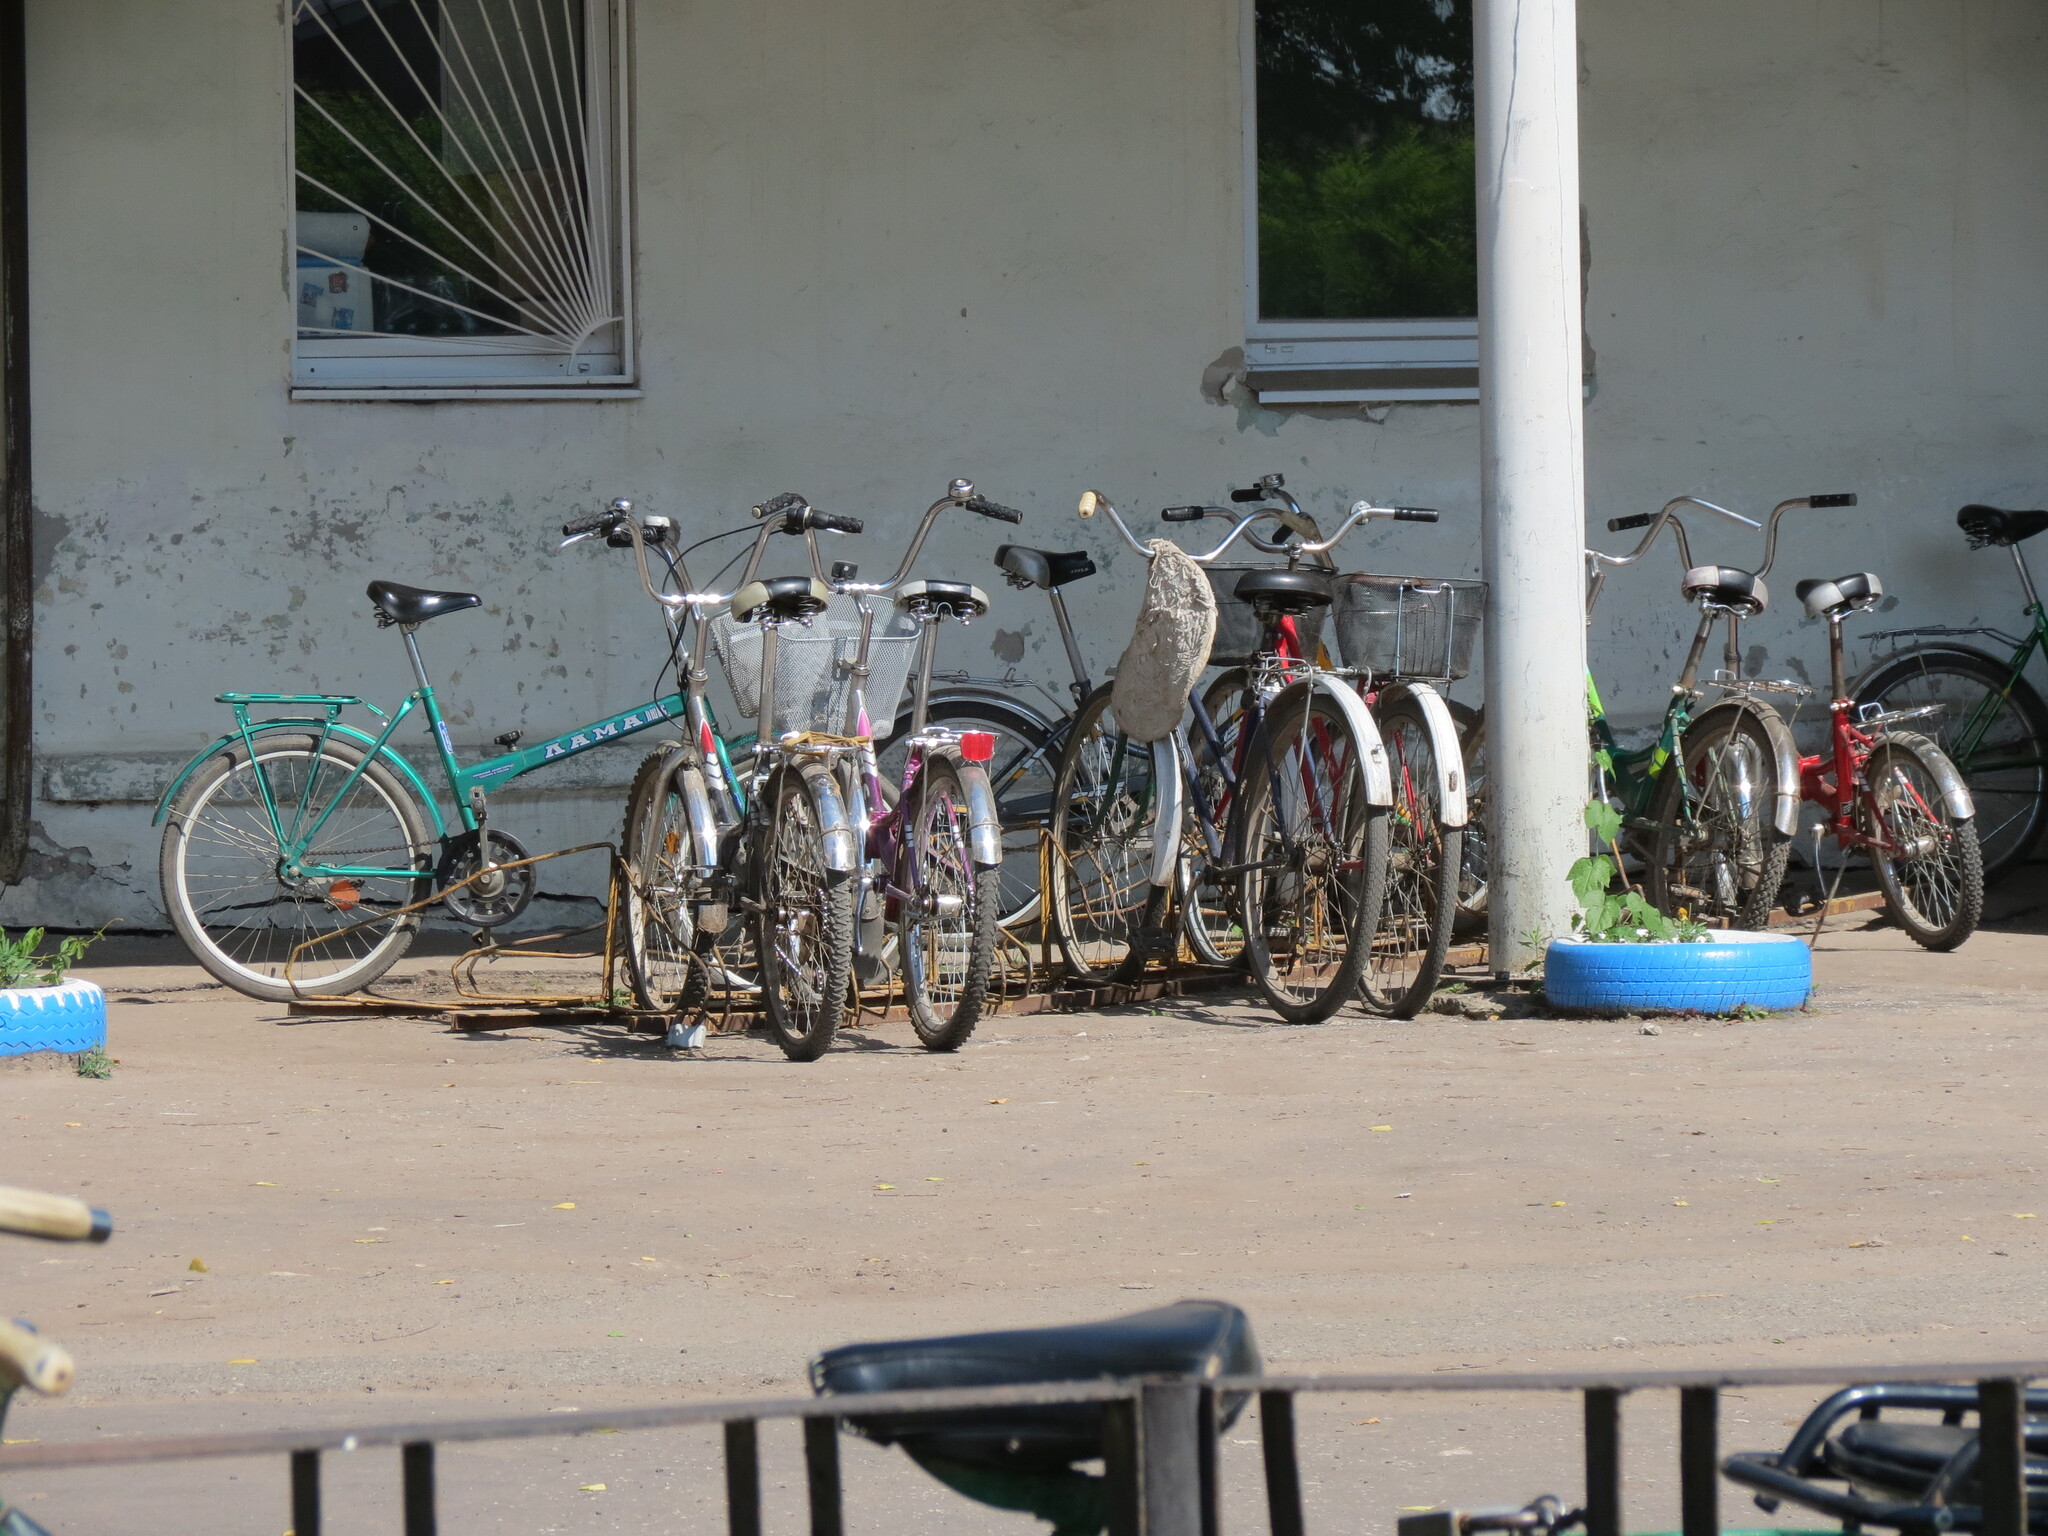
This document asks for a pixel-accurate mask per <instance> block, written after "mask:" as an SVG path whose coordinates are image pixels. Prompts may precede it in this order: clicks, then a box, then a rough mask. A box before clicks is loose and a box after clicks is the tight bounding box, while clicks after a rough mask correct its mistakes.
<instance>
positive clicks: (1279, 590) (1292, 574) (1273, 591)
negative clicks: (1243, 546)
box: [1232, 571, 1332, 613]
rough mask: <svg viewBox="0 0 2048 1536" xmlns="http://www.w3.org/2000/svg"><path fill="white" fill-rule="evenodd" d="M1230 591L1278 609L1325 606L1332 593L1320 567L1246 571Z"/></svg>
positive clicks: (1298, 610) (1289, 610) (1299, 610)
mask: <svg viewBox="0 0 2048 1536" xmlns="http://www.w3.org/2000/svg"><path fill="white" fill-rule="evenodd" d="M1232 591H1234V592H1235V593H1236V594H1237V596H1239V597H1240V598H1242V599H1244V601H1246V602H1248V603H1251V604H1253V605H1254V606H1258V607H1271V608H1277V609H1279V610H1280V611H1281V612H1282V613H1306V612H1307V611H1308V610H1309V609H1311V608H1327V607H1329V606H1330V598H1331V595H1332V594H1331V589H1330V579H1329V577H1327V576H1325V575H1323V574H1322V572H1320V571H1246V572H1245V573H1244V574H1243V575H1242V576H1240V577H1238V578H1237V585H1236V586H1235V587H1234V588H1232Z"/></svg>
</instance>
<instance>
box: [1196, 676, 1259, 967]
mask: <svg viewBox="0 0 2048 1536" xmlns="http://www.w3.org/2000/svg"><path fill="white" fill-rule="evenodd" d="M1250 685H1251V675H1250V674H1249V673H1248V672H1246V671H1245V669H1244V668H1243V667H1232V668H1231V669H1230V670H1229V671H1227V672H1225V673H1223V674H1222V675H1221V676H1220V677H1218V678H1217V679H1216V680H1215V681H1214V682H1212V683H1210V684H1209V686H1208V688H1206V689H1205V690H1204V691H1203V694H1202V708H1203V710H1204V712H1205V713H1207V715H1208V716H1209V720H1210V722H1211V723H1212V724H1213V725H1214V726H1215V727H1216V736H1217V740H1218V743H1219V744H1220V746H1221V747H1222V749H1223V751H1222V756H1221V758H1218V756H1217V755H1216V753H1215V752H1214V751H1212V750H1211V748H1210V746H1209V743H1208V740H1207V738H1206V737H1204V736H1203V735H1202V732H1201V730H1200V728H1199V727H1198V726H1192V725H1191V726H1190V727H1189V729H1188V750H1189V752H1190V753H1191V754H1192V757H1193V761H1194V766H1195V779H1196V782H1197V783H1199V784H1200V785H1201V789H1202V803H1203V804H1206V806H1207V808H1208V815H1209V821H1210V825H1211V826H1212V827H1213V828H1214V829H1215V831H1216V836H1217V839H1218V843H1219V845H1220V846H1221V847H1222V849H1223V855H1224V856H1223V859H1222V861H1221V862H1222V863H1223V865H1224V866H1225V867H1226V868H1227V867H1228V866H1229V863H1230V861H1231V859H1232V857H1233V855H1232V854H1231V852H1230V845H1229V838H1228V831H1229V827H1230V815H1231V797H1232V790H1231V780H1232V779H1233V778H1234V777H1238V776H1241V775H1242V773H1243V772H1244V758H1245V748H1246V745H1247V743H1246V741H1245V721H1246V719H1247V718H1249V713H1248V711H1249V703H1250V698H1249V692H1248V690H1249V688H1250ZM1225 765H1228V767H1229V772H1228V773H1226V772H1225V771H1224V768H1225ZM1184 825H1185V830H1184V832H1183V834H1182V842H1183V844H1184V845H1185V849H1186V852H1185V855H1184V856H1183V858H1182V861H1181V872H1182V873H1181V891H1180V912H1181V924H1182V927H1183V929H1184V931H1185V932H1186V934H1187V941H1188V948H1189V949H1191V950H1193V951H1194V952H1195V958H1196V959H1197V960H1200V961H1201V962H1202V963H1203V964H1204V965H1219V966H1235V965H1241V964H1243V963H1244V923H1243V922H1242V921H1241V920H1240V919H1239V917H1238V915H1237V888H1238V880H1237V877H1236V876H1235V875H1228V874H1225V875H1218V874H1215V873H1214V872H1213V871H1214V869H1215V867H1216V863H1217V861H1215V860H1212V859H1211V858H1210V857H1209V842H1208V838H1207V837H1206V836H1205V835H1204V833H1203V829H1202V826H1201V822H1200V820H1199V811H1198V809H1197V806H1196V804H1195V803H1193V802H1192V801H1191V803H1190V805H1189V808H1188V815H1187V817H1186V818H1185V824H1184Z"/></svg>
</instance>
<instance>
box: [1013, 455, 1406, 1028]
mask: <svg viewBox="0 0 2048 1536" xmlns="http://www.w3.org/2000/svg"><path fill="white" fill-rule="evenodd" d="M1098 511H1099V512H1103V513H1105V514H1106V515H1107V516H1108V517H1109V519H1110V521H1111V523H1112V525H1113V526H1114V527H1115V528H1116V530H1117V532H1118V534H1119V535H1121V536H1122V538H1123V539H1124V541H1125V542H1126V543H1128V544H1129V545H1130V546H1131V548H1132V549H1134V550H1136V551H1137V552H1138V554H1139V555H1140V556H1141V557H1143V558H1145V559H1147V560H1150V559H1151V557H1152V551H1151V550H1150V549H1149V548H1148V547H1147V546H1146V545H1144V544H1142V543H1140V542H1139V541H1138V539H1137V536H1136V535H1135V534H1133V533H1132V532H1131V530H1130V527H1129V525H1128V524H1126V523H1125V522H1124V520H1123V517H1122V515H1121V514H1120V513H1119V512H1118V511H1117V509H1116V507H1115V505H1114V504H1113V503H1111V502H1110V501H1109V499H1108V498H1107V497H1105V496H1103V495H1101V494H1100V493H1099V492H1096V491H1089V492H1087V493H1086V494H1084V495H1083V496H1082V498H1081V504H1080V512H1081V516H1082V517H1084V518H1089V517H1093V516H1094V515H1095V514H1096V513H1097V512H1098ZM1213 512H1222V509H1220V508H1205V507H1170V508H1167V509H1166V511H1165V512H1163V513H1162V514H1161V515H1162V517H1163V518H1164V519H1165V520H1166V521H1169V522H1188V521H1196V520H1199V519H1201V518H1203V517H1205V516H1208V515H1210V514H1211V513H1213ZM1223 515H1224V516H1225V517H1229V518H1231V519H1232V520H1233V526H1232V528H1231V531H1230V533H1229V534H1228V535H1227V536H1226V537H1225V538H1224V539H1223V541H1222V542H1221V543H1220V544H1218V545H1217V546H1216V547H1215V548H1214V549H1212V550H1210V551H1208V553H1207V554H1203V555H1194V556H1192V557H1191V558H1193V559H1194V560H1195V562H1196V563H1197V564H1202V565H1208V564H1210V563H1212V562H1214V561H1215V560H1216V559H1217V558H1218V557H1219V556H1221V555H1222V554H1223V553H1224V552H1225V551H1226V550H1228V549H1229V548H1230V547H1231V545H1233V544H1234V543H1236V542H1237V540H1238V539H1239V538H1240V537H1244V538H1246V539H1247V542H1250V543H1252V544H1253V545H1254V546H1255V547H1259V548H1263V549H1266V550H1268V551H1269V552H1271V553H1275V554H1282V555H1285V556H1286V557H1287V558H1288V560H1289V562H1290V564H1289V565H1288V566H1287V567H1285V568H1282V569H1277V570H1259V571H1252V572H1249V573H1247V574H1246V575H1244V576H1243V577H1241V578H1240V579H1239V580H1238V582H1237V584H1236V587H1235V589H1234V590H1235V595H1236V596H1238V597H1241V598H1243V599H1245V600H1246V601H1248V602H1251V603H1252V604H1253V605H1254V607H1255V609H1256V610H1257V612H1258V614H1259V617H1260V620H1261V623H1262V625H1263V626H1264V628H1265V631H1266V645H1265V647H1264V648H1263V649H1262V652H1261V654H1260V657H1259V660H1258V663H1257V665H1256V666H1255V667H1254V669H1253V675H1252V678H1251V680H1250V684H1249V685H1248V686H1247V687H1245V688H1244V690H1243V692H1242V693H1241V694H1240V695H1239V706H1238V707H1239V709H1240V711H1241V720H1240V722H1239V723H1238V725H1237V728H1236V733H1235V742H1234V749H1233V747H1227V746H1226V744H1225V742H1224V740H1223V738H1222V737H1221V735H1220V734H1219V732H1218V729H1217V726H1216V723H1215V720H1214V719H1213V718H1212V716H1211V715H1210V713H1209V711H1208V709H1207V707H1206V705H1205V703H1204V700H1203V698H1202V697H1201V691H1200V690H1197V691H1195V692H1194V693H1191V694H1190V697H1189V703H1190V705H1191V706H1192V709H1193V717H1194V720H1195V723H1196V726H1197V728H1198V729H1199V731H1200V733H1201V736H1202V740H1203V749H1204V750H1205V751H1206V753H1207V754H1208V757H1207V761H1206V763H1199V762H1197V760H1196V757H1195V753H1194V749H1193V748H1191V746H1190V745H1189V738H1188V734H1187V728H1186V726H1185V724H1183V725H1182V726H1180V727H1179V728H1178V729H1176V730H1175V731H1174V732H1173V733H1172V734H1171V735H1169V736H1167V737H1166V738H1164V739H1163V740H1160V741H1156V742H1153V743H1150V745H1149V747H1145V748H1143V749H1142V750H1141V749H1140V748H1139V746H1138V744H1134V743H1133V742H1131V740H1130V739H1129V737H1128V736H1127V735H1126V734H1125V733H1124V731H1123V730H1122V729H1121V728H1120V727H1119V725H1118V723H1117V721H1116V718H1115V713H1114V701H1113V691H1114V685H1106V686H1104V687H1102V688H1098V689H1096V690H1095V692H1094V693H1093V694H1092V695H1091V696H1090V697H1089V699H1088V701H1087V702H1086V703H1085V704H1084V705H1083V706H1082V708H1081V710H1080V711H1079V713H1078V715H1077V717H1076V720H1075V724H1074V727H1073V730H1072V733H1071V734H1070V735H1069V737H1068V740H1067V745H1066V750H1065V751H1064V753H1063V754H1062V757H1061V762H1060V772H1059V778H1058V780H1057V782H1056V784H1055V787H1054V792H1053V801H1054V809H1053V825H1052V828H1051V832H1050V844H1051V851H1052V864H1051V871H1050V875H1051V885H1050V888H1049V889H1048V892H1047V895H1048V898H1049V903H1050V906H1051V911H1052V920H1053V924H1054V929H1055V932H1056V933H1057V935H1058V937H1059V941H1060V948H1061V951H1062V953H1063V955H1064V956H1065V958H1066V961H1067V966H1068V969H1069V970H1071V971H1072V972H1074V973H1075V975H1076V976H1078V977H1079V978H1081V979H1082V980H1094V981H1102V980H1130V979H1132V978H1134V977H1135V976H1136V975H1138V974H1139V973H1140V972H1141V971H1142V970H1143V968H1144V965H1145V962H1146V960H1147V958H1148V957H1149V956H1151V955H1152V954H1155V953H1158V952H1160V951H1162V950H1164V949H1165V948H1167V947H1168V945H1169V943H1170V938H1169V934H1168V930H1167V927H1166V917H1167V904H1168V902H1169V901H1170V900H1171V899H1173V896H1174V893H1175V892H1176V890H1178V891H1180V892H1181V893H1182V896H1181V908H1182V913H1183V921H1184V924H1185V923H1186V917H1187V914H1189V913H1190V912H1191V911H1193V910H1194V909H1196V907H1197V906H1198V905H1199V903H1198V902H1195V901H1190V900H1189V899H1188V896H1187V894H1186V893H1187V892H1188V891H1189V890H1190V889H1192V888H1194V887H1197V886H1199V885H1200V884H1202V883H1203V882H1205V881H1206V882H1209V883H1211V884H1212V885H1213V884H1215V883H1217V882H1224V881H1228V882H1231V884H1232V885H1233V886H1234V889H1233V890H1232V892H1231V901H1232V902H1233V903H1234V905H1233V907H1232V908H1231V910H1232V911H1233V912H1234V913H1235V919H1234V921H1235V924H1236V932H1237V933H1239V934H1240V935H1241V942H1242V947H1243V953H1244V956H1245V962H1246V964H1247V967H1248V968H1249V970H1250V971H1251V974H1252V977H1253V979H1254V981H1256V982H1257V984H1258V986H1259V989H1260V991H1261V992H1262V993H1263V994H1264V995H1265V998H1266V1000H1267V1002H1268V1003H1269V1004H1270V1005H1271V1006H1272V1007H1273V1008H1274V1010H1275V1011H1276V1012H1278V1013H1279V1014H1280V1015H1281V1016H1282V1017H1283V1018H1286V1019H1288V1020H1289V1021H1291V1022H1295V1023H1310V1022H1315V1021H1317V1020H1321V1019H1326V1018H1328V1017H1329V1016H1330V1015H1331V1014H1333V1013H1335V1012H1336V1010H1337V1009H1338V1008H1339V1007H1341V1006H1342V1004H1343V1003H1344V1001H1345V999H1347V998H1349V997H1351V996H1352V995H1354V994H1355V993H1356V992H1357V991H1358V986H1359V977H1360V975H1361V973H1362V971H1363V970H1364V967H1365V964H1366V960H1367V956H1368V953H1369V949H1370V945H1369V944H1360V943H1354V942H1353V939H1354V937H1355V936H1356V935H1358V934H1361V933H1369V932H1370V931H1371V930H1372V927H1373V926H1375V925H1376V924H1377V921H1378V916H1379V912H1380V909H1381V907H1382V905H1383V904H1384V901H1385V893H1386V875H1387V857H1388V846H1389V845H1388V819H1389V815H1390V813H1391V809H1392V806H1393V799H1394V796H1393V788H1392V783H1391V779H1390V776H1389V773H1388V768H1387V758H1386V751H1385V748H1384V746H1383V745H1382V743H1381V740H1380V734H1379V730H1378V727H1377V726H1375V725H1374V723H1373V719H1372V715H1371V713H1370V711H1369V710H1368V709H1367V708H1366V705H1365V701H1364V700H1363V699H1362V698H1361V697H1360V696H1359V694H1358V693H1357V691H1356V690H1355V689H1354V688H1352V687H1350V686H1348V685H1347V680H1346V679H1344V678H1342V677H1341V676H1339V675H1336V674H1333V673H1330V672H1327V671H1324V670H1322V669H1319V668H1317V667H1316V666H1315V665H1314V664H1313V663H1312V662H1311V661H1309V660H1308V659H1307V658H1306V657H1305V656H1304V655H1303V653H1302V647H1301V644H1300V639H1299V632H1298V629H1297V627H1296V620H1297V619H1298V618H1299V617H1300V616H1302V615H1304V614H1307V613H1310V612H1312V611H1314V610H1317V609H1320V608H1326V607H1327V606H1328V605H1329V603H1330V600H1331V594H1330V588H1329V584H1328V582H1327V580H1326V579H1325V578H1324V577H1323V576H1322V575H1321V574H1320V573H1318V572H1314V571H1304V570H1300V569H1298V568H1296V567H1295V565H1294V564H1293V562H1295V561H1297V560H1299V559H1300V558H1302V557H1304V556H1309V557H1313V556H1315V555H1317V554H1321V553H1323V552H1326V551H1327V550H1328V549H1330V548H1331V547H1333V546H1334V545H1335V544H1336V543H1337V542H1338V541H1339V540H1341V539H1342V538H1343V536H1344V535H1345V534H1346V533H1348V532H1349V531H1350V530H1351V529H1352V528H1353V527H1356V526H1357V525H1358V524H1360V523H1362V522H1365V521H1367V520H1368V519H1370V518H1388V517H1403V516H1404V515H1405V516H1407V517H1409V518H1411V519H1421V518H1427V519H1431V520H1433V518H1434V515H1435V514H1433V513H1425V512H1423V511H1421V510H1420V509H1403V508H1394V507H1374V506H1371V505H1370V504H1368V503H1366V502H1362V501H1361V502H1359V503H1357V504H1356V505H1354V506H1353V507H1352V509H1351V511H1350V514H1349V515H1348V516H1347V517H1346V518H1345V520H1344V522H1343V524H1342V525H1341V526H1340V527H1339V528H1338V530H1337V532H1336V533H1335V534H1333V535H1332V536H1331V537H1330V538H1329V539H1327V540H1320V541H1306V540H1301V539H1300V537H1299V535H1298V534H1295V535H1293V538H1294V540H1295V541H1294V542H1279V543H1271V542H1267V541H1263V540H1260V539H1258V538H1257V537H1256V536H1254V535H1251V534H1249V530H1250V528H1251V527H1252V525H1253V524H1255V523H1257V522H1260V521H1262V520H1275V521H1278V520H1280V518H1281V514H1279V513H1277V512H1275V511H1274V510H1272V509H1270V508H1265V507H1261V508H1259V509H1257V510H1254V511H1252V512H1249V513H1245V514H1242V515H1236V514H1231V513H1228V512H1223ZM1233 759H1235V761H1233ZM1205 778H1206V779H1207V781H1208V782H1207V783H1205ZM1219 785H1220V791H1219V793H1218V795H1214V796H1212V793H1211V790H1212V788H1215V787H1216V786H1219ZM1183 788H1185V793H1186V795H1187V797H1188V801H1187V802H1184V801H1183V799H1182V795H1183ZM1184 803H1186V804H1188V806H1189V809H1190V811H1191V814H1192V815H1193V817H1194V821H1193V827H1194V828H1195V830H1196V831H1197V832H1198V834H1199V844H1198V846H1199V849H1200V857H1201V859H1202V861H1203V864H1202V867H1201V868H1199V869H1190V868H1188V867H1187V866H1188V863H1189V855H1190V854H1191V852H1192V846H1193V845H1191V844H1190V843H1189V841H1188V838H1187V829H1186V826H1185V825H1184V823H1183V820H1182V817H1183V806H1184ZM1205 926H1206V919H1205ZM1189 931H1190V932H1191V933H1192V932H1193V929H1192V928H1190V929H1189Z"/></svg>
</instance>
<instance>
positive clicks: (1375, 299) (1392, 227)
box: [1245, 0, 1479, 404]
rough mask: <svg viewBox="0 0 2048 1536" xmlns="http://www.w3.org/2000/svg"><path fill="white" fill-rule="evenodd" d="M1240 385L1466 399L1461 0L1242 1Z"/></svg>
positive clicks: (1469, 208) (1468, 87)
mask: <svg viewBox="0 0 2048 1536" xmlns="http://www.w3.org/2000/svg"><path fill="white" fill-rule="evenodd" d="M1248 5H1249V9H1250V11H1251V13H1252V14H1251V17H1250V20H1249V27H1250V36H1249V38H1248V39H1247V47H1246V50H1245V51H1246V56H1247V57H1246V69H1247V73H1248V75H1249V77H1250V78H1249V79H1248V82H1247V84H1248V86H1249V92H1248V94H1249V96H1250V98H1251V108H1250V110H1251V114H1252V122H1251V124H1250V127H1249V132H1248V134H1247V155H1246V161H1247V164H1246V180H1247V183H1248V185H1249V188H1250V193H1251V197H1252V200H1253V206H1252V216H1251V219H1250V221H1249V222H1250V226H1251V227H1250V232H1249V234H1248V237H1247V242H1246V243H1247V251H1246V256H1247V262H1246V264H1247V268H1248V272H1249V283H1248V290H1249V291H1248V295H1247V299H1248V303H1247V309H1248V315H1247V320H1248V324H1247V327H1246V330H1247V337H1248V344H1247V346H1246V348H1245V356H1246V373H1247V381H1248V382H1249V384H1250V385H1251V387H1252V389H1253V390H1254V391H1255V392H1256V393H1257V394H1258V396H1259V398H1260V400H1261V401H1263V402H1266V403H1269V404H1287V403H1309V402H1341V401H1382V400H1475V399H1477V398H1478V395H1479V323H1478V318H1477V317H1478V314H1479V285H1478V270H1479V269H1478V239H1477V210H1476V207H1475V205H1474V197H1473V175H1472V170H1473V167H1472V11H1471V4H1470V0H1248Z"/></svg>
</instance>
